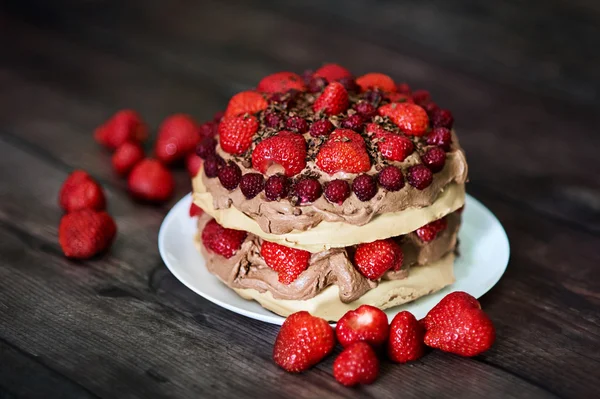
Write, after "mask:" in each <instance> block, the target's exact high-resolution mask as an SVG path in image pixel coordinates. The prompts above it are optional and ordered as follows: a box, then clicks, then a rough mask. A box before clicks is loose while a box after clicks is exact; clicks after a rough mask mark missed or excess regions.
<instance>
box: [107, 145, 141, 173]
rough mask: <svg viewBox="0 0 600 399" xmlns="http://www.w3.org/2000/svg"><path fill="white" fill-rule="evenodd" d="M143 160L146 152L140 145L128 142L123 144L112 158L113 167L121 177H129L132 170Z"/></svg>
mask: <svg viewBox="0 0 600 399" xmlns="http://www.w3.org/2000/svg"><path fill="white" fill-rule="evenodd" d="M142 159H144V150H143V149H142V147H141V146H140V145H139V144H138V143H133V142H129V141H128V142H126V143H123V144H121V146H119V148H117V150H116V151H115V152H114V154H113V156H112V166H113V169H114V170H115V172H117V174H119V175H121V176H127V174H128V173H129V172H130V171H131V169H132V168H133V167H134V166H135V165H136V164H137V163H138V162H140V161H141V160H142Z"/></svg>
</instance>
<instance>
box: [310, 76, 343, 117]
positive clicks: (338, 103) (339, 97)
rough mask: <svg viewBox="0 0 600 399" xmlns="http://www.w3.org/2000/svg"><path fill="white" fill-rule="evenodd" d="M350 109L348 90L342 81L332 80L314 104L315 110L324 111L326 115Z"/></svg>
mask: <svg viewBox="0 0 600 399" xmlns="http://www.w3.org/2000/svg"><path fill="white" fill-rule="evenodd" d="M347 109H348V92H347V91H346V89H345V88H344V86H343V85H342V84H341V83H338V82H332V83H329V84H328V85H327V87H325V89H324V90H323V93H321V95H320V96H319V97H318V98H317V99H316V101H315V103H314V104H313V111H315V112H319V111H322V112H324V113H325V115H336V114H339V113H342V112H344V111H345V110H347Z"/></svg>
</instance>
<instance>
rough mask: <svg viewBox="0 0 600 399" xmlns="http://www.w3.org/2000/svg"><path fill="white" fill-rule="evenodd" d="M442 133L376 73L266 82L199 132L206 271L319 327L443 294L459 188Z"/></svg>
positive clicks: (459, 162) (428, 103) (428, 111)
mask: <svg viewBox="0 0 600 399" xmlns="http://www.w3.org/2000/svg"><path fill="white" fill-rule="evenodd" d="M453 122H454V119H453V117H452V114H451V113H450V112H449V111H448V110H446V109H443V108H440V107H439V106H438V105H437V104H436V103H434V102H433V101H432V100H431V98H430V96H429V93H428V92H426V91H423V90H418V91H414V92H411V90H410V88H409V87H408V85H406V84H404V83H397V82H395V81H394V80H393V79H392V78H391V77H389V76H387V75H385V74H382V73H367V74H365V75H362V76H359V77H355V76H353V75H352V74H351V73H350V72H349V71H348V70H347V69H345V68H343V67H342V66H340V65H337V64H326V65H324V66H322V67H321V68H319V69H317V70H316V71H315V72H314V73H308V72H307V73H304V74H303V75H302V76H300V75H298V74H295V73H292V72H278V73H275V74H272V75H269V76H266V77H265V78H263V79H262V80H261V81H260V82H259V83H258V85H257V86H256V89H254V90H248V91H244V92H241V93H238V94H236V95H234V96H233V97H232V98H231V100H230V101H229V104H228V105H227V108H226V110H225V112H224V114H223V115H222V116H219V119H218V121H217V122H209V123H208V124H206V125H205V127H206V126H207V125H209V126H210V128H204V129H202V132H201V133H202V134H203V135H204V137H203V139H202V140H201V142H200V144H199V145H198V148H197V154H198V155H199V156H200V157H201V158H202V159H203V160H204V161H203V166H202V168H201V169H200V170H199V172H198V173H197V175H196V176H195V177H194V178H193V186H194V193H193V198H194V204H195V205H197V206H199V207H200V208H202V209H203V210H204V213H203V214H202V215H201V216H200V217H199V220H198V229H199V231H198V235H197V237H196V240H197V244H198V248H199V249H200V251H201V252H202V254H203V255H204V257H205V259H206V267H207V268H208V270H209V271H210V272H211V273H213V274H214V275H216V276H217V277H218V278H219V279H220V280H221V281H223V283H225V284H226V285H228V286H229V287H230V288H232V289H233V290H235V291H236V292H237V293H238V294H239V295H240V296H242V297H244V298H246V299H251V300H255V301H257V302H259V303H260V304H261V305H262V306H264V307H265V308H267V309H270V310H271V311H273V312H275V313H278V314H280V315H284V316H286V315H289V314H291V313H294V312H297V311H300V310H306V311H309V312H310V313H311V314H312V315H315V316H319V317H323V318H325V319H327V320H337V319H339V317H341V316H342V315H343V314H344V313H346V312H347V311H348V310H351V309H355V308H357V307H358V306H360V305H362V304H369V305H373V306H377V307H379V308H381V309H385V308H388V307H392V306H396V305H399V304H402V303H406V302H409V301H412V300H414V299H416V298H418V297H421V296H423V295H428V294H430V293H433V292H436V291H438V290H440V289H442V288H443V287H445V286H447V285H449V284H452V283H453V281H454V277H453V272H452V269H453V264H454V258H455V253H456V250H457V234H458V229H459V227H460V223H461V210H462V207H463V205H464V200H465V181H466V179H467V163H466V159H465V155H464V152H463V150H462V149H461V147H460V145H459V143H458V139H457V137H456V133H455V131H454V130H453Z"/></svg>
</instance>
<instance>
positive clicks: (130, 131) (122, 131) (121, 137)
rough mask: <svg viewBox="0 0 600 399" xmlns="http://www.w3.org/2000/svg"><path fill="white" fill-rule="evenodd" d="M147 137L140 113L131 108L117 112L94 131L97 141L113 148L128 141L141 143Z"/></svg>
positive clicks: (146, 130)
mask: <svg viewBox="0 0 600 399" xmlns="http://www.w3.org/2000/svg"><path fill="white" fill-rule="evenodd" d="M146 137H148V129H147V127H146V125H145V124H144V122H142V119H141V118H140V116H139V115H138V113H137V112H135V111H133V110H130V109H124V110H121V111H119V112H117V113H116V114H114V115H113V116H112V117H111V118H110V119H109V120H108V121H106V122H105V123H104V124H103V125H102V126H100V127H98V128H97V129H96V131H95V132H94V138H95V139H96V141H97V142H98V143H100V144H102V145H103V146H105V147H107V148H109V149H111V150H114V149H116V148H118V147H119V146H121V145H122V144H123V143H126V142H128V141H133V142H136V143H140V142H142V141H144V140H145V139H146Z"/></svg>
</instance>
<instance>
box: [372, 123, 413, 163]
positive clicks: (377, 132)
mask: <svg viewBox="0 0 600 399" xmlns="http://www.w3.org/2000/svg"><path fill="white" fill-rule="evenodd" d="M367 133H368V134H370V135H373V136H374V137H375V138H376V139H377V148H378V149H379V152H381V155H383V157H384V158H385V159H389V160H390V161H397V162H402V161H404V160H405V159H406V157H407V156H409V155H410V154H412V153H413V151H414V145H413V143H412V141H410V139H409V138H407V137H404V136H401V135H399V134H396V133H394V132H390V131H389V130H385V129H384V128H382V127H381V126H379V125H377V124H376V123H369V124H368V125H367Z"/></svg>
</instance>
